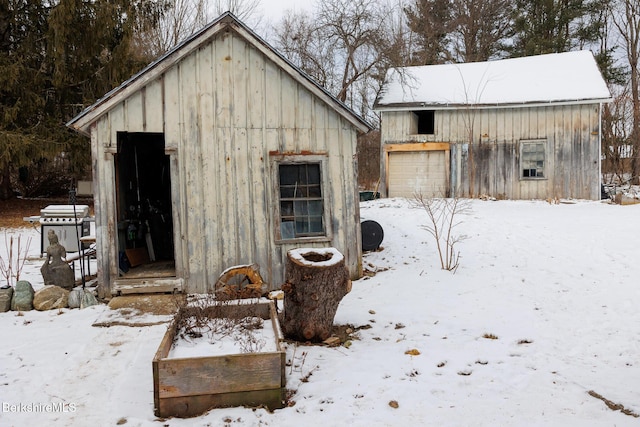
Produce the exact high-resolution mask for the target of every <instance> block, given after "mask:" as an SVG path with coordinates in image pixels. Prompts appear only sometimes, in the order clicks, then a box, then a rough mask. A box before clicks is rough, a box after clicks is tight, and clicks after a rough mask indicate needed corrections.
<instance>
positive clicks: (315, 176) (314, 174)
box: [307, 164, 320, 184]
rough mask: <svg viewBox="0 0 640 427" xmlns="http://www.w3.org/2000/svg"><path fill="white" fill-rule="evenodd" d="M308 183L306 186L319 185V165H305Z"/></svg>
mask: <svg viewBox="0 0 640 427" xmlns="http://www.w3.org/2000/svg"><path fill="white" fill-rule="evenodd" d="M307 166H308V167H307V170H308V181H307V184H320V165H318V164H315V165H307Z"/></svg>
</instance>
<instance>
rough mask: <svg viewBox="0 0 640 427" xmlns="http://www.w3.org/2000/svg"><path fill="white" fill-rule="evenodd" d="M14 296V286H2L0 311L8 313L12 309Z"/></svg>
mask: <svg viewBox="0 0 640 427" xmlns="http://www.w3.org/2000/svg"><path fill="white" fill-rule="evenodd" d="M12 297H13V288H12V287H11V286H7V287H4V288H0V313H6V312H7V311H9V310H11V298H12Z"/></svg>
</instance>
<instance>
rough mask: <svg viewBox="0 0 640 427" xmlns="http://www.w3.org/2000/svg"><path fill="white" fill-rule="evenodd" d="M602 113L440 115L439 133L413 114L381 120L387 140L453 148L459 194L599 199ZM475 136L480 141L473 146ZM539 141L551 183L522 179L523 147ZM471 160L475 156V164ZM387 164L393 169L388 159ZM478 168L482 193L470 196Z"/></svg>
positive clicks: (581, 109) (528, 110) (585, 109)
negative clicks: (424, 128) (423, 129)
mask: <svg viewBox="0 0 640 427" xmlns="http://www.w3.org/2000/svg"><path fill="white" fill-rule="evenodd" d="M599 109H600V106H599V105H598V104H575V105H555V106H545V107H542V106H541V107H519V108H495V109H462V110H454V109H451V110H436V111H435V120H434V121H435V123H434V127H435V132H434V134H433V135H416V134H415V129H417V127H416V123H415V118H414V116H413V113H412V112H410V111H385V112H382V116H381V117H382V125H381V132H382V143H383V144H401V143H415V142H445V143H450V147H451V180H450V181H451V184H450V189H451V192H452V193H454V192H455V193H456V194H458V195H463V196H466V195H469V194H474V195H476V196H478V195H481V194H486V195H490V196H493V197H500V198H508V199H546V198H549V197H558V198H569V197H572V198H582V199H598V198H599V197H600V173H599V166H598V164H599V161H600V157H599V153H600V137H599V126H600V112H599ZM471 129H472V130H471ZM470 130H471V132H470ZM470 135H472V137H473V143H472V144H471V145H470V144H469V137H470ZM538 139H541V140H546V142H547V151H546V154H547V157H546V163H547V164H546V167H545V172H546V174H547V176H546V177H545V179H536V180H527V179H522V178H521V171H520V142H521V141H526V140H538ZM384 155H386V154H385V153H384V150H383V156H384ZM470 156H473V162H471V160H470V158H471V157H470ZM382 164H383V165H384V164H385V162H384V159H383V161H382ZM472 164H473V166H474V167H475V170H476V172H475V176H474V179H473V183H474V189H473V191H470V190H471V189H470V181H471V180H470V170H471V165H472ZM382 175H383V177H382V182H386V176H387V175H386V171H382Z"/></svg>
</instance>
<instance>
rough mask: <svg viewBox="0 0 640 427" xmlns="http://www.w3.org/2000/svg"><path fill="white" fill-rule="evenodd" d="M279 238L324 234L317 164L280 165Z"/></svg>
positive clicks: (318, 167)
mask: <svg viewBox="0 0 640 427" xmlns="http://www.w3.org/2000/svg"><path fill="white" fill-rule="evenodd" d="M279 174H280V176H279V180H280V187H279V190H280V235H281V238H282V239H294V238H297V237H305V236H313V235H322V234H323V233H324V224H323V212H324V207H323V206H324V202H323V200H322V183H321V171H320V163H307V164H281V165H279Z"/></svg>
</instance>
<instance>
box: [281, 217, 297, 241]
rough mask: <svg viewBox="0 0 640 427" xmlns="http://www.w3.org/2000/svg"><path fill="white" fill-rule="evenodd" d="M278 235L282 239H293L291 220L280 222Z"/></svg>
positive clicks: (294, 235)
mask: <svg viewBox="0 0 640 427" xmlns="http://www.w3.org/2000/svg"><path fill="white" fill-rule="evenodd" d="M280 236H281V237H282V238H283V239H293V238H294V237H296V232H295V230H294V228H293V221H283V222H281V223H280Z"/></svg>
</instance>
